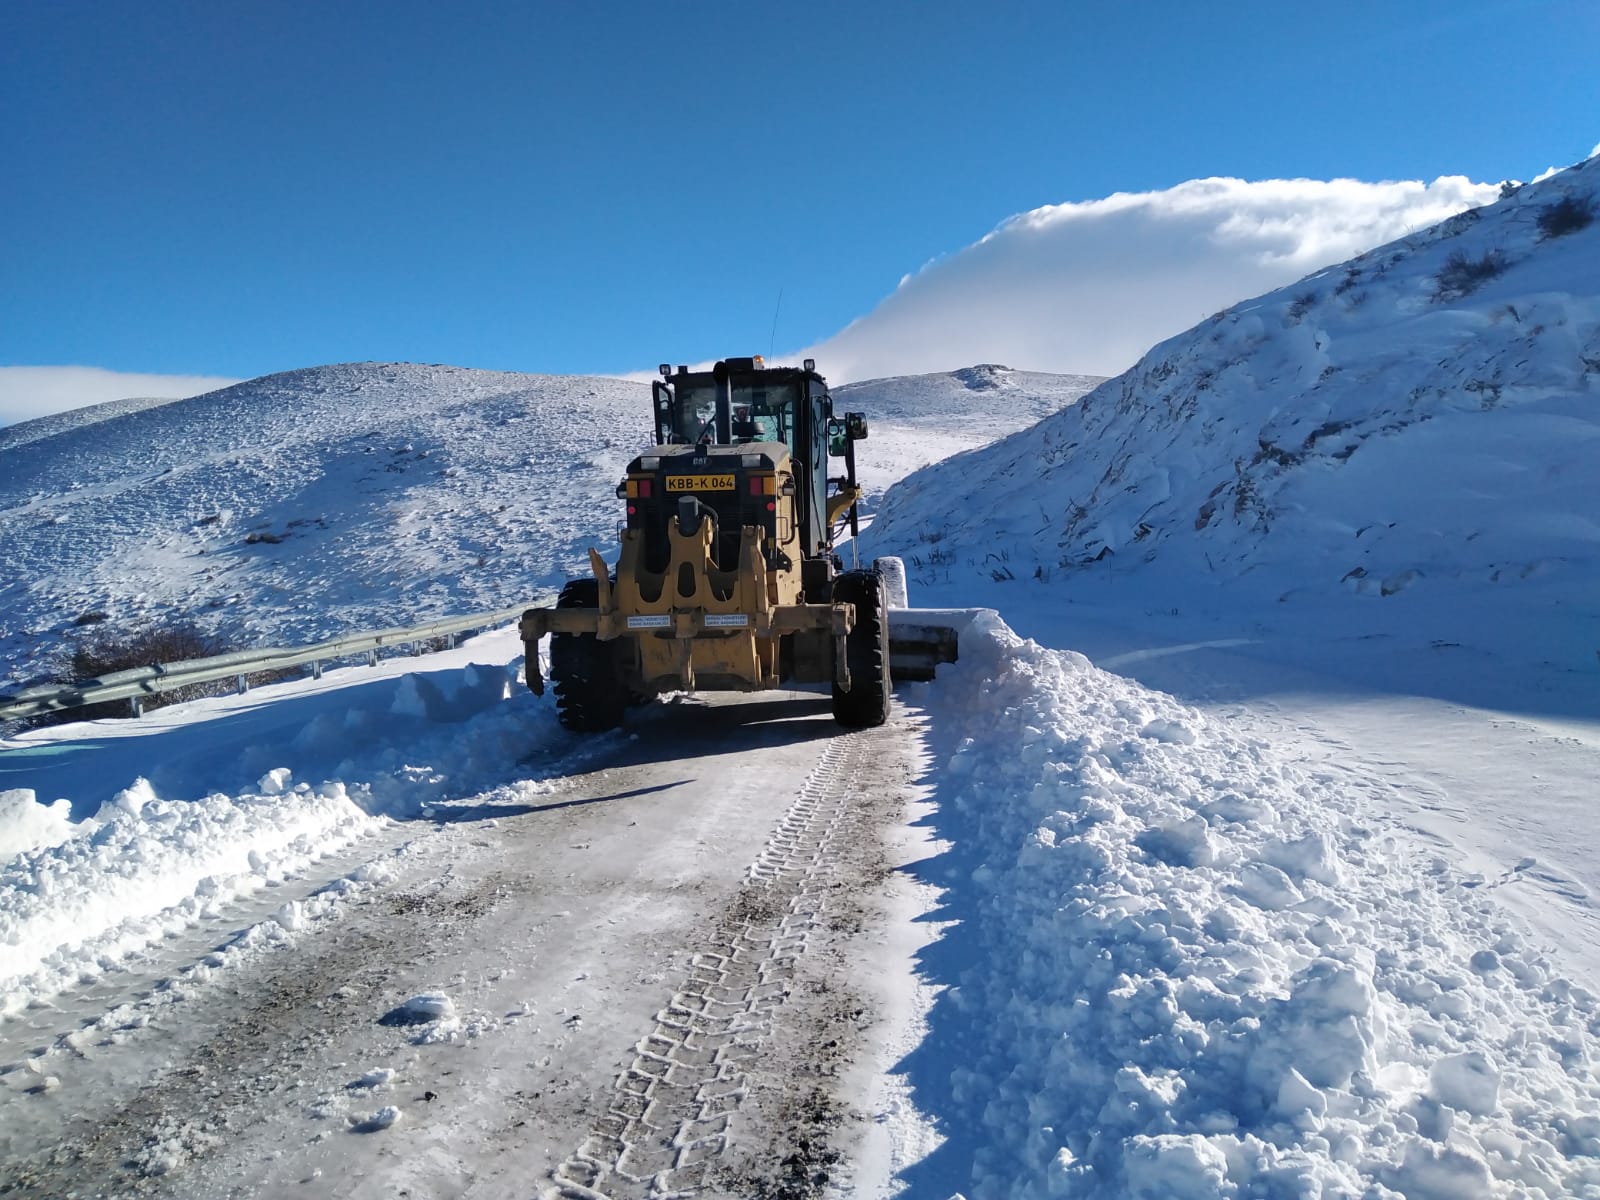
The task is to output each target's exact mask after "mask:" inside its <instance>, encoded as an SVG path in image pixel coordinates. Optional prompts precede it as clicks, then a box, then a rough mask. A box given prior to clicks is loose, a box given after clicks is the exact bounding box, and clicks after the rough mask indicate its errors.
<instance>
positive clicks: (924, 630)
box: [889, 608, 977, 682]
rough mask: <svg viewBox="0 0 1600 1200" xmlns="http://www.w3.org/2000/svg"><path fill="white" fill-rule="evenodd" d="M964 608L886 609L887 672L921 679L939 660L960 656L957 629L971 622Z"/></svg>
mask: <svg viewBox="0 0 1600 1200" xmlns="http://www.w3.org/2000/svg"><path fill="white" fill-rule="evenodd" d="M975 611H977V610H974V609H967V608H892V609H890V610H889V673H890V675H891V676H892V677H893V678H894V679H895V680H896V681H897V682H898V681H901V680H904V681H906V682H925V681H927V680H929V679H933V678H934V677H935V669H936V668H937V667H938V666H939V664H940V663H953V662H955V661H957V659H958V658H959V657H960V653H959V651H960V643H961V630H962V629H963V628H965V627H966V626H967V625H969V624H970V623H971V622H972V616H973V613H974V612H975Z"/></svg>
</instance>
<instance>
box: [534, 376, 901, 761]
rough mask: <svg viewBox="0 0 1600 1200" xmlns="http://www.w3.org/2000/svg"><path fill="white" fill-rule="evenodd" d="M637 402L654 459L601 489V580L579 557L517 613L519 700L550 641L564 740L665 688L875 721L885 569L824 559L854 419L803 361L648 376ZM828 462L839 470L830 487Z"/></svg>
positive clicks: (844, 482) (537, 682) (853, 518)
mask: <svg viewBox="0 0 1600 1200" xmlns="http://www.w3.org/2000/svg"><path fill="white" fill-rule="evenodd" d="M653 403H654V409H655V443H656V444H655V447H654V449H652V450H650V451H649V452H648V453H645V454H641V455H639V456H638V457H637V458H635V459H634V460H633V461H632V462H631V463H629V464H628V470H627V475H626V477H625V478H624V479H623V481H622V482H621V483H620V484H619V485H618V487H617V496H618V498H619V499H620V500H622V501H624V502H625V504H626V513H627V519H626V522H625V524H624V527H623V529H622V534H621V536H622V552H621V556H620V558H619V559H618V560H617V563H616V565H615V567H611V566H608V565H607V564H606V562H605V560H604V559H603V558H602V557H601V556H600V554H599V553H598V552H597V551H595V550H593V549H591V550H590V551H589V562H590V567H591V571H592V574H591V576H590V577H586V578H582V579H574V580H572V581H571V582H569V583H568V584H567V585H566V586H565V587H564V588H562V590H561V594H560V597H559V598H558V599H557V601H556V604H555V607H554V608H532V609H529V610H528V611H527V612H525V613H524V614H523V616H522V621H521V626H520V628H521V633H522V640H523V642H524V644H525V647H526V651H527V654H526V662H527V681H528V686H529V687H530V688H532V689H533V691H534V692H535V693H538V694H541V695H542V694H543V692H544V680H543V678H542V676H541V672H540V666H539V641H540V639H541V638H543V637H544V635H545V634H547V633H548V634H550V635H551V639H550V676H551V679H552V682H553V683H554V687H555V696H556V708H557V712H558V714H559V717H560V720H561V722H562V724H563V725H565V726H567V727H568V728H570V729H577V730H603V729H610V728H613V727H615V726H616V725H618V724H620V723H621V721H622V717H623V712H624V710H625V708H626V707H627V706H628V705H629V704H630V703H637V702H641V701H644V700H648V699H650V698H652V697H654V696H657V695H660V694H662V693H663V692H669V691H679V690H682V691H694V690H697V689H704V690H733V691H760V690H762V689H766V688H775V687H778V686H779V685H780V684H785V683H789V682H795V683H808V682H810V683H831V685H832V689H833V715H834V718H835V719H836V720H837V721H838V722H839V723H840V724H841V725H845V726H852V727H861V726H870V725H879V724H882V723H883V721H884V719H885V718H886V717H887V715H888V712H889V697H890V687H891V683H890V677H889V673H890V649H889V617H888V597H887V595H886V592H887V587H886V583H885V575H884V569H882V568H880V564H877V563H875V564H873V566H872V567H870V568H867V569H857V570H845V569H843V565H842V563H841V562H840V560H839V558H838V556H837V555H836V554H835V553H834V540H835V536H836V534H837V533H840V532H842V531H843V529H844V527H845V526H847V525H848V527H849V528H850V530H851V533H852V534H855V533H857V532H859V529H858V519H857V502H858V501H859V499H860V497H861V489H860V487H859V486H857V483H856V467H855V444H856V442H858V441H860V440H861V439H863V438H865V437H866V436H867V422H866V418H865V417H864V416H863V414H861V413H844V414H842V415H836V414H835V413H834V411H833V400H832V397H831V396H830V395H829V394H828V387H827V383H826V382H825V381H824V379H823V377H822V376H821V375H819V374H817V371H816V365H815V363H814V362H812V360H810V359H807V360H805V364H804V365H803V366H801V367H768V366H766V365H765V363H764V362H763V361H762V360H761V359H760V358H729V359H726V360H724V361H722V362H719V363H717V364H716V366H715V367H713V368H712V369H711V370H709V371H690V370H688V369H687V368H686V367H681V366H680V367H679V368H678V369H677V370H676V371H673V370H672V368H671V367H670V366H669V365H667V364H663V365H662V367H661V378H660V379H658V380H656V381H655V383H654V386H653ZM830 458H832V459H835V460H837V461H838V462H839V463H840V464H841V465H842V467H843V472H842V474H840V475H838V476H836V477H833V478H830V477H829V475H828V462H829V459H830ZM891 561H892V560H885V563H886V564H887V563H889V562H891ZM898 565H899V564H898V563H897V562H894V563H893V567H898ZM889 569H890V570H892V569H893V568H892V567H891V568H889ZM902 577H903V576H902ZM900 603H902V604H903V603H904V601H903V600H901V601H900Z"/></svg>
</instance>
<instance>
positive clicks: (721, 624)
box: [706, 613, 750, 629]
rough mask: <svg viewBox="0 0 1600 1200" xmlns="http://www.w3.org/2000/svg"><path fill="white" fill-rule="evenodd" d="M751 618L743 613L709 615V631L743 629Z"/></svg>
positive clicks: (707, 616) (707, 620) (707, 621)
mask: <svg viewBox="0 0 1600 1200" xmlns="http://www.w3.org/2000/svg"><path fill="white" fill-rule="evenodd" d="M748 624H750V618H749V617H747V616H745V615H744V614H743V613H707V614H706V628H707V629H743V628H744V627H745V626H746V625H748Z"/></svg>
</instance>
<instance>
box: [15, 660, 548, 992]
mask: <svg viewBox="0 0 1600 1200" xmlns="http://www.w3.org/2000/svg"><path fill="white" fill-rule="evenodd" d="M516 665H517V664H515V663H513V664H512V665H511V666H509V667H508V666H504V665H488V666H485V665H479V664H470V665H467V666H464V667H461V668H459V669H456V670H453V671H437V670H436V671H433V672H430V673H429V674H428V675H423V674H416V673H413V674H406V675H404V676H402V677H401V678H399V679H398V680H394V681H392V683H391V685H390V686H389V687H387V688H384V687H374V686H371V685H369V686H368V687H366V688H348V689H345V690H344V691H342V692H340V693H339V694H338V695H339V697H340V699H338V700H336V701H335V702H334V703H333V706H332V707H329V705H328V703H327V702H326V700H325V699H324V698H323V697H311V698H307V699H304V700H301V701H299V702H300V703H302V704H303V705H304V707H305V711H306V713H307V716H306V717H305V718H304V719H303V723H302V724H301V725H300V726H299V728H298V730H295V729H294V728H293V727H292V726H291V727H290V728H289V729H288V730H287V731H285V730H283V729H281V728H280V729H276V730H275V736H279V737H282V739H283V740H282V742H281V743H275V744H273V745H272V746H271V747H270V752H271V753H272V755H273V756H275V757H276V758H277V760H278V761H280V762H282V761H288V762H291V763H293V764H294V766H293V767H287V766H279V767H273V768H271V769H268V770H267V771H266V772H265V773H264V774H263V775H262V776H261V778H260V780H259V781H258V782H257V784H256V785H255V787H254V788H253V789H251V790H246V791H239V792H237V793H234V794H231V795H230V794H224V793H222V792H212V793H210V794H206V795H203V796H201V797H200V798H198V799H186V798H182V797H180V796H170V795H169V796H162V795H158V794H157V791H156V789H155V788H154V787H152V785H151V784H150V783H149V782H148V781H147V780H145V779H142V778H141V779H137V780H134V781H132V782H131V783H130V786H128V787H126V788H124V789H123V790H121V791H120V792H118V793H116V795H115V797H114V798H113V799H112V800H111V801H108V802H107V803H105V804H103V805H101V806H100V808H99V810H98V811H97V812H96V813H95V814H94V816H92V817H88V818H86V819H84V820H82V821H79V822H76V823H74V822H72V821H71V820H70V818H69V815H68V814H69V813H70V810H71V802H70V800H68V799H62V800H57V801H55V802H54V803H53V804H51V805H49V806H48V807H47V806H45V805H42V804H39V803H37V802H36V800H35V798H34V793H33V792H32V791H30V790H13V791H8V792H5V793H0V822H4V824H3V825H0V828H3V829H4V830H5V833H6V837H7V840H8V842H9V844H10V847H11V852H10V853H9V854H6V855H4V856H0V1018H4V1017H7V1016H11V1015H14V1014H16V1013H18V1012H20V1011H22V1010H23V1009H24V1008H26V1007H27V1006H28V1005H29V1004H30V1003H33V1002H35V1001H38V1000H41V999H44V998H46V997H48V996H50V995H52V994H54V993H56V992H58V991H60V990H62V989H64V988H67V987H69V986H72V985H74V984H76V983H77V982H80V981H82V980H85V979H89V978H92V977H94V976H95V975H98V974H99V973H101V972H102V971H105V970H107V969H111V968H114V967H115V966H116V965H118V964H119V963H121V962H123V961H124V960H125V959H127V958H128V957H129V956H131V955H136V954H137V953H138V952H139V951H140V950H141V949H143V948H144V947H145V946H147V945H150V944H151V943H153V942H157V941H159V940H160V939H162V938H163V937H166V936H169V935H173V934H176V933H178V932H180V931H182V930H184V929H186V928H189V927H191V926H193V925H195V924H198V923H199V922H201V921H204V920H207V919H210V918H213V917H216V916H219V915H221V914H222V913H223V912H224V911H225V910H226V907H227V906H228V904H229V903H230V902H231V901H234V900H236V899H238V898H240V897H243V896H247V895H249V894H251V893H254V892H256V891H258V890H259V889H261V888H264V887H269V886H275V885H277V884H279V883H281V882H283V881H284V880H285V879H288V878H291V877H293V876H295V875H296V874H298V873H300V872H303V871H305V870H306V869H307V868H308V867H310V866H311V865H312V864H313V863H315V862H316V861H317V860H319V859H322V858H325V857H327V856H328V855H331V854H335V853H338V852H340V851H343V850H344V849H346V848H347V847H350V846H351V845H352V844H354V843H356V842H357V841H359V840H360V839H363V838H367V837H370V836H371V835H373V834H375V833H377V832H378V831H380V830H382V829H384V828H386V827H388V826H389V825H391V823H392V822H393V821H394V820H395V819H404V818H411V817H417V816H428V815H431V814H432V813H434V812H435V811H436V806H438V805H442V804H447V803H449V802H450V801H452V800H456V799H461V798H464V797H474V796H479V797H480V798H481V794H482V793H485V792H488V793H491V795H490V796H489V799H491V800H492V799H493V795H492V793H493V789H495V788H497V787H501V788H508V787H515V788H520V789H521V791H523V792H526V791H527V790H529V789H537V787H538V785H537V784H533V783H526V782H524V783H520V784H513V783H512V782H510V781H512V780H515V779H516V777H517V776H518V775H525V774H526V768H525V767H523V766H521V765H520V763H521V762H522V760H524V759H525V758H526V757H527V756H528V754H529V752H530V751H531V750H532V749H533V748H535V747H537V746H538V745H540V744H541V743H542V742H543V741H544V740H546V739H548V738H550V737H551V736H552V734H553V732H554V716H553V713H552V711H551V710H550V705H549V704H548V703H545V704H543V705H541V704H539V703H538V702H537V701H535V700H534V698H533V697H532V696H531V695H529V694H528V693H527V692H526V691H524V690H521V689H518V690H517V691H516V692H514V693H513V692H511V691H510V688H509V681H510V679H511V677H512V673H513V670H514V668H515V667H516ZM361 672H362V669H360V668H357V669H355V670H354V671H352V672H351V678H353V679H359V678H362V674H361ZM302 686H311V685H310V684H309V683H308V684H305V685H302ZM320 686H326V685H320ZM294 687H295V685H285V686H283V687H280V688H279V689H278V690H279V691H281V692H285V693H287V694H286V695H283V696H282V697H280V699H279V700H278V703H279V704H280V705H286V706H289V707H288V708H287V710H286V711H289V712H293V711H294V709H293V707H292V706H293V705H294V704H295V703H297V700H296V697H295V696H294V695H293V689H294ZM256 694H257V695H260V693H256ZM357 697H365V698H366V703H367V704H369V705H373V704H375V705H377V707H376V708H375V709H374V708H370V707H363V706H362V702H361V701H359V700H357ZM513 697H514V698H513ZM216 703H218V702H216V701H202V702H199V703H197V704H195V705H193V706H182V707H180V708H174V709H168V710H164V715H165V719H166V720H167V721H168V722H169V723H170V722H172V721H174V720H181V717H182V715H183V709H185V708H192V709H193V716H194V717H196V718H199V717H201V716H203V715H205V710H206V706H208V705H214V704H216ZM319 709H320V711H319ZM175 714H176V715H175ZM312 714H316V715H312ZM196 729H197V731H198V732H199V733H200V734H201V740H204V733H205V730H206V726H205V725H204V724H199V725H197V726H196ZM266 749H267V748H265V747H254V746H247V747H241V748H240V749H239V751H238V757H239V758H240V759H242V760H244V761H249V760H250V759H251V758H253V757H254V756H256V755H257V754H260V753H263V752H265V750H266ZM164 765H165V766H166V767H167V768H168V769H169V774H173V773H176V774H177V775H178V776H179V777H180V779H181V775H182V770H181V766H175V764H173V763H170V762H169V763H166V764H164ZM302 773H303V774H307V775H310V777H311V778H313V779H320V780H321V782H318V783H316V784H314V785H313V784H310V783H307V782H300V781H297V775H299V774H302ZM174 790H176V791H180V792H181V791H183V790H184V789H183V787H182V785H181V783H180V784H179V785H177V786H176V787H175V789H174ZM519 794H520V793H519ZM524 798H525V797H524ZM356 882H360V880H359V879H357V880H356ZM324 900H325V898H323V899H314V900H313V901H312V902H308V903H301V902H293V901H291V902H287V903H285V904H284V905H282V906H280V908H279V909H278V910H277V912H276V914H275V915H274V917H273V919H272V921H271V925H272V929H271V930H269V931H267V933H268V934H270V935H271V936H274V937H276V936H278V935H280V934H295V933H299V932H301V931H302V930H304V929H306V928H307V927H308V925H309V924H310V923H311V921H312V920H313V919H314V918H315V917H317V916H319V915H322V912H323V910H324V909H325V908H326V907H327V904H326V903H325V902H324ZM219 965H220V963H219Z"/></svg>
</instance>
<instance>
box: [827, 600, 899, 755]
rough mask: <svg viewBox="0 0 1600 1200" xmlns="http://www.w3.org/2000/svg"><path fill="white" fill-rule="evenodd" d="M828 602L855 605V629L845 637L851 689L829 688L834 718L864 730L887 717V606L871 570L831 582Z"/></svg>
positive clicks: (848, 726) (852, 727)
mask: <svg viewBox="0 0 1600 1200" xmlns="http://www.w3.org/2000/svg"><path fill="white" fill-rule="evenodd" d="M833 602H834V603H835V604H854V605H855V606H856V623H855V627H854V628H852V629H851V630H850V632H849V633H848V634H847V635H846V636H845V644H844V650H845V664H846V665H847V666H848V667H849V668H850V690H849V691H848V692H846V691H843V690H841V689H840V687H839V685H838V684H837V683H835V684H834V685H833V719H834V720H835V721H837V722H839V724H841V725H843V726H845V727H846V728H848V729H867V728H870V727H871V726H874V725H882V724H883V723H884V722H885V721H887V720H888V719H889V696H890V694H891V690H892V689H891V685H890V681H889V606H888V605H887V604H886V603H885V602H884V594H883V578H882V577H881V576H880V575H879V574H878V573H877V572H876V571H846V572H845V573H844V574H842V575H840V576H839V577H838V578H837V579H835V580H834V581H833Z"/></svg>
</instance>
